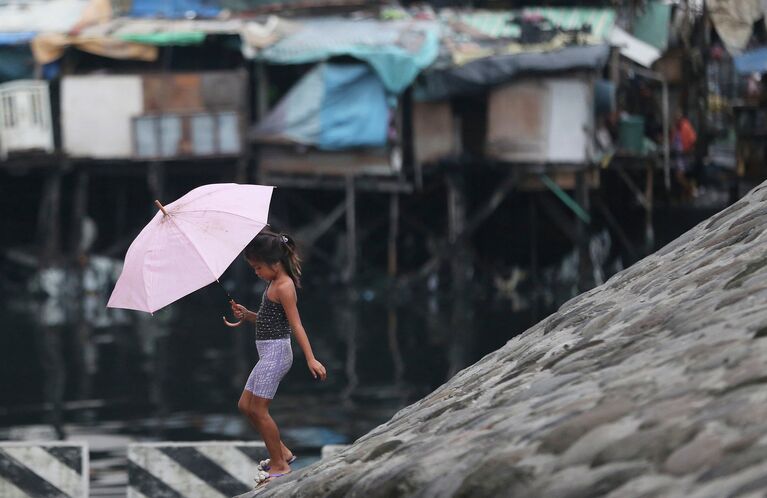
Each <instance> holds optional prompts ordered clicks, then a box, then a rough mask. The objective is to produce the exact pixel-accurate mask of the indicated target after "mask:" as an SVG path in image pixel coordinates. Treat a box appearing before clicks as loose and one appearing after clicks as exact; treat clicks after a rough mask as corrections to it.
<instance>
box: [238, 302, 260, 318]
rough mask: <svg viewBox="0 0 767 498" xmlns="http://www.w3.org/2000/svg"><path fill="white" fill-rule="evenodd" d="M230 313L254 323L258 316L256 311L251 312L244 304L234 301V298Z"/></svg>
mask: <svg viewBox="0 0 767 498" xmlns="http://www.w3.org/2000/svg"><path fill="white" fill-rule="evenodd" d="M232 313H234V316H236V317H237V318H240V319H242V320H246V321H248V322H253V323H256V319H257V318H258V313H253V312H252V311H250V310H249V309H248V308H246V307H245V306H243V305H241V304H237V303H236V302H234V300H232Z"/></svg>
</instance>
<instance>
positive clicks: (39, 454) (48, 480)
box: [0, 441, 88, 498]
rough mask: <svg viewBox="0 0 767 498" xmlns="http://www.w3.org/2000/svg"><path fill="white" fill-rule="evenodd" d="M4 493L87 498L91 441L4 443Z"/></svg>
mask: <svg viewBox="0 0 767 498" xmlns="http://www.w3.org/2000/svg"><path fill="white" fill-rule="evenodd" d="M0 496H1V497H3V498H31V497H34V498H53V497H55V498H64V497H66V498H69V497H71V498H87V497H88V445H87V443H70V442H59V441H55V442H3V443H0Z"/></svg>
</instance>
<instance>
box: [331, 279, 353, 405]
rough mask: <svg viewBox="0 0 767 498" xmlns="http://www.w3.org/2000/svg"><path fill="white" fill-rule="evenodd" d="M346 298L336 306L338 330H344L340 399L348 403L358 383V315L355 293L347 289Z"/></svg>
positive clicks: (350, 402) (350, 401)
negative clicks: (344, 381)
mask: <svg viewBox="0 0 767 498" xmlns="http://www.w3.org/2000/svg"><path fill="white" fill-rule="evenodd" d="M345 296H346V299H345V301H344V303H343V305H342V306H336V307H335V309H336V310H337V311H336V312H337V313H338V318H339V320H338V322H340V323H339V325H340V326H341V329H340V330H343V331H344V332H346V362H345V367H346V368H345V370H346V382H347V383H346V387H344V389H343V390H342V391H341V399H342V400H344V402H345V403H346V404H347V405H349V404H352V399H351V397H352V394H353V393H354V391H355V390H356V389H357V386H358V385H359V376H358V375H357V326H358V320H357V319H358V315H357V305H358V303H357V302H356V301H357V299H356V295H355V293H354V292H353V291H351V290H349V291H348V292H346V293H345Z"/></svg>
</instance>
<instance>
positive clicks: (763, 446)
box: [256, 184, 767, 498]
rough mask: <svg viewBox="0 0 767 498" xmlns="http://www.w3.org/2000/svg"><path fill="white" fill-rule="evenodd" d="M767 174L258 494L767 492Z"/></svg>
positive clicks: (620, 497)
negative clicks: (722, 206) (687, 227)
mask: <svg viewBox="0 0 767 498" xmlns="http://www.w3.org/2000/svg"><path fill="white" fill-rule="evenodd" d="M766 227H767V184H762V185H761V186H759V187H757V188H756V189H754V190H753V191H752V192H750V193H749V194H748V195H747V196H746V197H745V198H743V199H742V200H740V201H739V202H738V203H736V204H735V205H733V206H731V207H729V208H727V209H725V210H724V211H722V212H721V213H719V214H717V215H715V216H714V217H712V218H711V219H709V220H707V221H705V222H703V223H701V224H700V225H698V226H697V227H695V228H694V229H692V230H690V231H689V232H688V233H686V234H684V235H683V236H682V237H680V238H679V239H677V240H676V241H674V242H672V243H671V244H669V245H668V246H666V247H664V248H663V249H661V250H660V251H658V252H657V253H655V254H653V255H651V256H649V257H647V258H645V259H644V260H642V261H640V262H639V263H637V264H636V265H634V266H632V267H631V268H629V269H627V270H625V271H623V272H621V273H619V274H617V275H615V276H614V277H613V278H611V279H610V280H609V281H608V282H606V283H605V284H604V285H602V286H600V287H598V288H596V289H593V290H592V291H589V292H587V293H584V294H582V295H580V296H578V297H576V298H575V299H573V300H571V301H570V302H568V303H565V304H564V305H563V306H562V307H561V308H560V309H559V311H557V312H556V313H554V314H553V315H551V316H550V317H548V318H547V319H545V320H543V321H542V322H540V323H539V324H537V325H536V326H534V327H532V328H531V329H530V330H528V331H527V332H526V333H524V334H523V335H521V336H519V337H517V338H514V339H512V340H511V341H509V342H508V343H507V344H506V345H505V346H504V347H502V348H501V349H499V350H498V351H496V352H494V353H492V354H490V355H488V356H486V357H485V358H484V359H482V360H481V361H479V362H478V363H476V364H475V365H473V366H471V367H469V368H467V369H465V370H463V371H461V372H460V373H458V374H457V375H456V376H455V377H454V378H453V379H451V380H450V381H449V382H448V383H446V384H445V385H443V386H442V387H440V388H439V389H437V390H436V391H435V392H433V393H432V394H430V395H429V396H427V397H426V398H424V399H422V400H421V401H419V402H417V403H415V404H413V405H411V406H408V407H406V408H405V409H403V410H401V411H400V412H399V413H397V414H396V415H395V416H394V417H393V418H392V419H391V420H390V421H389V422H387V423H386V424H383V425H381V426H380V427H378V428H376V429H374V430H373V431H371V432H370V433H368V434H367V435H365V436H363V437H362V438H360V439H359V440H358V441H357V442H355V443H354V444H353V445H352V446H350V447H349V448H347V449H345V450H342V451H341V452H339V453H337V454H336V455H334V456H331V457H329V458H328V459H325V460H322V461H321V462H319V463H317V464H315V465H313V466H310V467H308V468H306V469H303V470H301V471H298V472H295V473H294V474H293V475H291V476H287V477H284V478H280V479H278V480H275V481H274V482H272V483H270V484H268V485H267V486H266V487H265V488H264V489H263V490H262V491H261V492H258V493H256V494H257V495H258V496H259V497H267V496H269V497H272V496H274V497H276V496H279V497H286V496H295V497H298V496H301V497H315V496H316V497H341V496H345V497H347V496H348V497H365V498H371V497H379V496H380V497H397V496H424V497H426V496H428V497H448V496H455V497H485V496H487V497H491V496H493V497H494V496H519V497H526V498H530V497H547V498H557V497H563V498H564V497H567V498H575V497H594V496H609V497H612V498H626V497H641V496H664V497H685V498H689V497H701V498H702V497H712V498H713V497H722V496H762V494H760V493H763V492H764V490H765V489H767V436H765V434H767V249H765V248H766V247H767V233H765V228H766Z"/></svg>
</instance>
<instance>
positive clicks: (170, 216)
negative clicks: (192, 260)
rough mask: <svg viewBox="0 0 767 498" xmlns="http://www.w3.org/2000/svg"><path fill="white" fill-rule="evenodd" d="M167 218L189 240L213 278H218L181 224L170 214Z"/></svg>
mask: <svg viewBox="0 0 767 498" xmlns="http://www.w3.org/2000/svg"><path fill="white" fill-rule="evenodd" d="M168 219H170V221H171V222H172V223H173V226H175V227H176V230H178V231H179V233H180V234H181V235H183V236H184V238H185V239H186V240H187V242H189V245H190V246H192V249H194V252H196V253H197V255H198V256H199V257H200V259H201V260H202V262H203V263H205V267H206V268H207V269H208V271H209V272H210V274H211V275H213V279H214V280H218V275H216V273H215V272H214V271H213V268H211V267H210V265H209V264H208V260H206V259H205V257H204V256H203V255H202V253H201V252H200V250H199V249H197V246H196V245H195V244H194V242H192V239H190V238H189V235H187V234H186V232H184V231H183V230H182V229H181V226H179V224H178V223H176V220H174V219H173V216H172V215H168Z"/></svg>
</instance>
